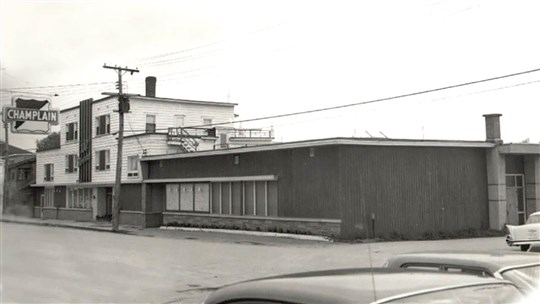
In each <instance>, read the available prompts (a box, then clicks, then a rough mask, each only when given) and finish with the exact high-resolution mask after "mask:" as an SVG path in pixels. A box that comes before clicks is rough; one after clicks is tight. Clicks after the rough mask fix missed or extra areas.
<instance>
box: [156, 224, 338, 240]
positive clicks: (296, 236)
mask: <svg viewBox="0 0 540 304" xmlns="http://www.w3.org/2000/svg"><path fill="white" fill-rule="evenodd" d="M159 229H162V230H178V231H190V232H214V233H230V234H241V235H253V236H269V237H281V238H290V239H296V240H304V241H318V242H334V240H333V239H332V238H329V237H326V236H321V235H304V234H290V233H276V232H262V231H248V230H230V229H210V228H189V227H174V226H161V227H159Z"/></svg>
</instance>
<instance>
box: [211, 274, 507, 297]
mask: <svg viewBox="0 0 540 304" xmlns="http://www.w3.org/2000/svg"><path fill="white" fill-rule="evenodd" d="M500 283H503V284H509V283H508V282H505V281H502V280H496V279H493V278H489V277H479V276H474V275H465V274H456V273H445V272H435V271H429V272H425V271H424V272H421V271H411V270H406V269H388V268H374V269H366V268H356V269H337V270H328V271H317V272H307V273H298V274H292V275H284V276H277V277H269V278H263V279H257V280H252V281H246V282H242V283H237V284H233V285H229V286H225V287H222V288H220V289H218V290H217V291H214V292H213V293H212V294H210V295H209V297H208V298H207V299H206V301H205V302H204V303H205V304H216V303H226V302H228V301H233V300H236V301H238V300H252V301H253V300H267V301H277V302H285V303H312V304H318V303H320V304H323V303H324V304H327V303H366V302H374V301H377V300H378V301H380V300H382V299H384V298H390V297H394V296H398V295H404V294H409V293H416V292H419V291H421V290H432V289H439V288H446V287H450V286H466V285H482V284H500ZM373 286H375V288H374V287H373ZM374 290H376V292H375V293H374V292H373V291H374Z"/></svg>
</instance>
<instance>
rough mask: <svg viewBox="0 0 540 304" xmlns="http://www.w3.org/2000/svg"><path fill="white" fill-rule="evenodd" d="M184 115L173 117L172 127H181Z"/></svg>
mask: <svg viewBox="0 0 540 304" xmlns="http://www.w3.org/2000/svg"><path fill="white" fill-rule="evenodd" d="M185 117H186V116H185V115H174V126H175V127H183V126H184V118H185Z"/></svg>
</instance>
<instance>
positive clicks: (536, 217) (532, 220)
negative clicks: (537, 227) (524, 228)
mask: <svg viewBox="0 0 540 304" xmlns="http://www.w3.org/2000/svg"><path fill="white" fill-rule="evenodd" d="M536 223H540V214H533V215H531V216H529V219H528V220H527V224H536Z"/></svg>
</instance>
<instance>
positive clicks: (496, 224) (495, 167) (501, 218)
mask: <svg viewBox="0 0 540 304" xmlns="http://www.w3.org/2000/svg"><path fill="white" fill-rule="evenodd" d="M486 166H487V182H488V200H489V203H488V204H489V205H488V207H489V228H490V229H495V230H500V229H503V228H504V225H505V224H506V221H507V215H506V160H505V155H504V154H501V153H500V152H499V148H493V149H488V150H487V151H486Z"/></svg>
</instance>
